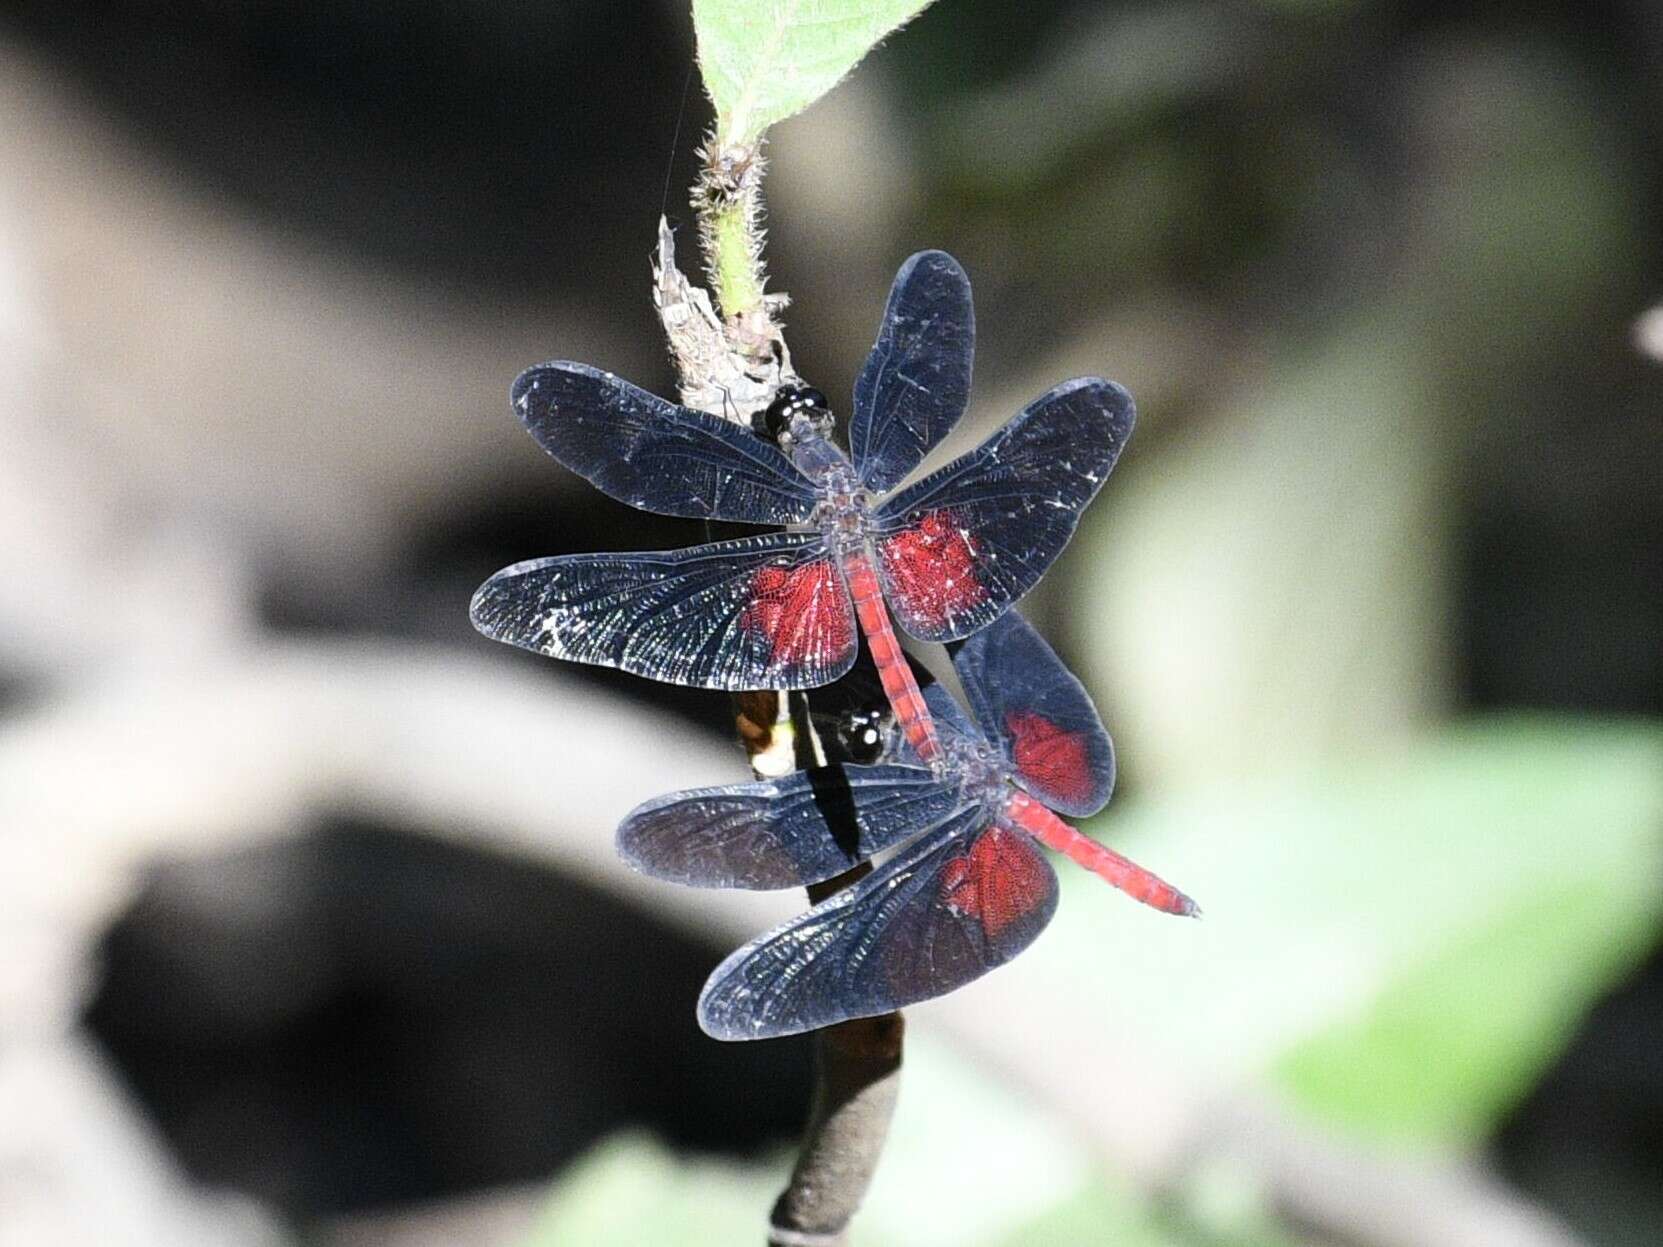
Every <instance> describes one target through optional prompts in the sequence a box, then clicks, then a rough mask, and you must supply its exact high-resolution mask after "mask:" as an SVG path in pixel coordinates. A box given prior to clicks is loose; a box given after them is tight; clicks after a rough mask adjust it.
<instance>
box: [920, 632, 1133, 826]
mask: <svg viewBox="0 0 1663 1247" xmlns="http://www.w3.org/2000/svg"><path fill="white" fill-rule="evenodd" d="M953 666H954V667H955V668H956V669H957V671H958V673H959V679H960V680H961V681H962V682H963V684H964V691H965V694H966V695H967V696H968V697H969V699H970V707H971V709H972V710H974V711H975V713H976V719H977V721H978V722H980V723H981V725H982V730H983V731H984V732H986V733H987V736H988V738H989V739H990V740H996V741H998V742H999V745H1000V748H1001V749H1002V750H1003V751H1004V754H1005V758H1006V760H1007V761H1009V762H1010V764H1011V766H1012V768H1013V769H1014V770H1015V773H1016V780H1017V782H1018V783H1020V784H1021V785H1022V786H1023V787H1024V788H1026V789H1027V790H1028V791H1029V792H1031V793H1032V794H1033V795H1034V796H1035V797H1036V798H1038V799H1039V800H1040V801H1041V802H1043V803H1044V804H1046V805H1048V806H1050V807H1051V808H1052V809H1053V810H1056V811H1057V812H1058V813H1060V814H1069V815H1072V816H1074V817H1076V818H1084V817H1086V816H1087V815H1089V814H1095V813H1097V811H1098V810H1100V809H1102V808H1103V806H1104V804H1105V803H1107V801H1108V799H1109V793H1111V792H1112V791H1113V790H1114V744H1113V742H1112V741H1110V740H1109V734H1108V732H1107V731H1105V730H1104V728H1103V721H1102V719H1100V718H1099V717H1098V715H1097V707H1095V706H1094V705H1092V704H1091V697H1090V696H1089V695H1088V694H1087V693H1086V690H1085V687H1084V686H1083V685H1082V684H1081V683H1080V682H1079V680H1077V679H1075V678H1074V675H1073V673H1072V672H1070V671H1069V670H1068V668H1067V667H1065V666H1063V665H1062V660H1061V659H1059V658H1058V657H1057V655H1056V653H1055V652H1054V651H1053V650H1052V649H1051V647H1050V646H1049V645H1047V644H1046V643H1045V641H1044V640H1043V639H1042V638H1041V637H1040V635H1039V633H1037V632H1035V631H1034V630H1033V628H1032V627H1030V626H1029V624H1028V621H1027V620H1025V619H1023V618H1022V616H1021V615H1019V614H1017V613H1016V612H1015V611H1007V612H1006V613H1005V614H1004V615H1002V616H1000V617H999V618H998V619H997V620H995V621H994V622H993V623H992V624H990V625H989V626H988V627H986V628H983V629H982V630H981V631H980V632H978V633H977V634H976V635H975V636H973V637H971V638H970V639H969V640H968V641H966V642H965V643H964V644H963V645H962V646H960V648H959V651H958V653H957V654H955V655H953Z"/></svg>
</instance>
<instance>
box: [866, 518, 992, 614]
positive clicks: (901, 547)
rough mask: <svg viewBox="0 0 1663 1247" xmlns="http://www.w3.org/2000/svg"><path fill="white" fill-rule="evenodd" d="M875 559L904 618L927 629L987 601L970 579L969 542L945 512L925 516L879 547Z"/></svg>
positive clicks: (971, 540)
mask: <svg viewBox="0 0 1663 1247" xmlns="http://www.w3.org/2000/svg"><path fill="white" fill-rule="evenodd" d="M878 554H879V557H881V558H882V559H883V564H884V570H885V571H886V572H888V573H889V582H890V584H891V585H893V586H894V588H895V591H896V592H897V593H899V594H900V595H901V596H902V597H903V598H905V599H906V604H907V606H908V608H909V614H910V616H911V617H912V618H913V619H915V620H917V621H918V622H919V623H922V624H925V625H926V626H928V627H931V628H939V627H941V626H942V625H943V624H945V623H946V622H947V621H948V620H949V619H950V618H951V617H952V616H953V615H955V614H962V613H963V612H964V611H967V610H969V609H970V608H971V607H973V606H976V605H978V604H979V603H980V602H982V601H983V599H985V598H986V597H987V590H986V589H985V588H984V587H983V586H982V582H981V581H980V580H978V579H977V578H976V557H977V549H976V542H975V539H974V538H972V537H971V536H970V535H969V534H968V533H966V532H965V531H964V530H963V529H961V528H960V527H959V525H958V521H957V519H956V518H955V517H954V515H953V513H952V512H951V511H929V512H926V513H925V514H924V515H923V516H922V517H921V518H920V519H919V521H918V523H916V524H914V525H913V526H912V527H911V528H908V529H905V530H903V531H902V532H898V533H896V534H895V535H894V536H892V537H889V538H887V539H885V540H884V541H882V542H881V543H879V546H878Z"/></svg>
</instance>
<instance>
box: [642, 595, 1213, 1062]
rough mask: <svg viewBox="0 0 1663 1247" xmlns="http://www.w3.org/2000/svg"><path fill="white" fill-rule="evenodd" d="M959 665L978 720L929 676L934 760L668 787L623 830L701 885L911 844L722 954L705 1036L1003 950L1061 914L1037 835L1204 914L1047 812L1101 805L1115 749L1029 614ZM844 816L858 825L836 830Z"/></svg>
mask: <svg viewBox="0 0 1663 1247" xmlns="http://www.w3.org/2000/svg"><path fill="white" fill-rule="evenodd" d="M953 663H954V666H955V667H956V669H957V670H958V673H959V677H960V680H961V681H962V683H963V684H964V688H965V692H966V694H967V695H968V698H969V701H970V705H971V708H972V710H973V711H974V713H975V718H976V722H977V724H979V730H978V727H977V726H973V725H972V724H971V723H970V722H969V721H968V720H967V719H966V718H965V716H964V715H963V713H962V712H961V711H960V710H959V709H958V706H957V705H956V703H954V701H953V700H952V697H951V696H950V695H949V694H948V693H947V692H946V691H945V690H944V689H942V688H941V686H940V685H934V686H932V687H931V688H930V689H929V690H927V692H926V693H925V694H924V696H925V698H926V699H927V700H928V702H929V705H930V709H931V711H932V712H933V713H934V714H935V716H936V720H937V723H938V727H939V730H940V733H941V741H942V747H943V754H944V757H943V762H942V763H941V764H938V765H937V766H935V767H933V768H925V767H920V766H916V765H908V764H906V762H904V761H900V762H894V763H888V764H881V765H875V766H842V767H825V768H820V769H817V770H811V771H800V772H797V773H795V774H793V775H790V776H787V777H785V778H783V779H778V780H772V781H767V782H762V783H750V784H737V785H732V786H728V787H722V788H706V789H699V790H694V791H689V792H680V793H674V794H671V795H670V796H667V797H662V798H659V799H658V800H655V801H649V802H647V803H646V804H645V805H642V806H640V807H638V808H637V809H636V810H635V811H634V812H632V813H631V814H630V815H629V817H628V818H626V819H625V820H624V823H623V825H622V826H621V827H620V828H619V829H618V850H619V852H620V854H622V856H623V857H624V859H625V860H626V861H628V862H630V863H631V864H632V865H633V866H635V867H636V868H637V869H639V870H642V871H644V872H646V873H647V874H651V875H655V876H657V877H659V878H665V879H671V880H674V881H676V882H680V883H687V884H693V885H695V886H700V887H730V888H764V889H766V888H783V887H790V886H793V885H798V884H808V883H814V882H817V881H820V880H824V879H829V878H832V877H834V876H836V875H839V874H842V873H843V872H845V871H847V870H849V869H851V868H852V867H853V866H854V865H855V864H856V863H857V862H860V861H864V860H867V859H869V858H871V857H873V856H875V855H877V854H879V853H882V852H883V851H884V850H886V849H889V848H892V847H894V846H895V845H898V844H902V845H904V846H905V847H903V848H901V850H900V851H899V852H898V853H897V854H896V855H895V856H894V857H892V858H890V860H889V861H887V862H886V863H884V864H883V865H881V866H879V867H878V868H877V869H876V870H874V871H873V872H872V873H871V874H869V875H868V876H866V878H864V879H863V880H861V881H860V882H859V883H857V884H855V885H854V886H853V887H852V888H849V889H847V890H845V891H842V892H839V893H837V894H836V895H834V896H832V897H831V898H830V899H828V900H826V901H824V902H822V903H821V904H819V905H817V906H815V907H814V908H813V909H811V910H809V911H808V912H807V913H805V914H802V915H801V916H799V917H797V918H795V919H793V920H792V921H790V922H788V923H786V924H785V925H783V926H781V927H778V928H776V929H775V930H773V931H770V932H768V933H767V934H766V935H763V936H760V937H759V938H757V939H756V940H753V941H752V942H751V943H750V944H747V945H746V946H745V947H744V948H741V949H740V950H739V951H738V952H736V953H734V954H733V955H732V956H731V957H729V958H728V959H727V960H726V961H724V962H723V963H722V964H721V965H720V966H719V967H718V968H717V969H716V972H715V973H714V974H712V975H711V976H710V981H709V982H708V983H706V984H705V988H704V993H703V995H702V996H701V997H700V999H699V1024H700V1025H701V1026H703V1027H704V1029H705V1031H706V1032H708V1033H709V1034H711V1035H713V1036H714V1037H716V1038H717V1039H763V1038H768V1037H771V1036H775V1035H789V1034H794V1033H796V1032H798V1031H805V1030H813V1029H816V1028H818V1027H821V1026H829V1025H831V1024H832V1023H834V1022H840V1021H844V1020H846V1019H848V1018H853V1017H866V1016H870V1015H873V1014H878V1013H887V1012H889V1011H890V1010H892V1009H897V1008H900V1007H901V1006H903V1005H907V1004H911V1003H914V1002H916V1001H919V1000H926V999H929V998H930V997H933V996H940V995H944V994H945V993H947V992H949V991H952V990H953V989H955V988H957V987H961V986H963V985H964V984H965V983H968V982H970V981H971V980H972V979H974V978H977V977H978V976H980V975H982V974H984V973H986V972H987V971H989V970H991V969H993V968H994V967H995V966H999V965H1002V964H1003V963H1005V962H1006V961H1009V960H1010V959H1011V958H1012V957H1014V956H1016V954H1017V953H1019V952H1021V951H1022V950H1023V949H1024V948H1026V947H1027V946H1028V945H1029V944H1030V943H1031V942H1032V941H1033V940H1034V938H1035V937H1036V936H1038V935H1039V933H1040V931H1041V930H1043V929H1044V927H1045V924H1046V923H1047V922H1049V921H1050V919H1051V915H1052V913H1053V912H1054V911H1055V909H1056V904H1057V877H1056V874H1055V873H1054V872H1053V871H1052V869H1051V866H1050V863H1048V862H1047V861H1046V860H1045V858H1044V856H1043V855H1041V854H1040V852H1039V851H1038V849H1037V848H1035V846H1034V841H1035V840H1037V841H1039V842H1040V843H1041V844H1044V845H1046V846H1047V847H1049V848H1052V849H1055V850H1057V851H1058V852H1060V853H1062V854H1064V855H1065V856H1067V857H1069V858H1071V859H1073V860H1074V861H1075V862H1078V863H1079V864H1080V865H1082V866H1084V867H1085V868H1086V869H1088V870H1091V871H1094V872H1096V873H1097V874H1099V875H1101V876H1102V877H1103V878H1104V879H1106V880H1108V882H1110V883H1112V884H1113V885H1114V886H1115V887H1117V888H1120V889H1121V890H1122V891H1124V892H1126V893H1128V894H1129V895H1131V896H1132V897H1134V898H1136V899H1137V900H1140V901H1142V902H1144V903H1145V904H1147V905H1151V906H1153V907H1155V908H1156V909H1160V910H1163V911H1165V912H1167V913H1170V914H1180V915H1193V914H1198V913H1199V912H1200V911H1199V909H1198V908H1197V907H1196V904H1195V902H1194V901H1192V900H1190V899H1189V897H1187V896H1185V895H1184V894H1183V893H1182V892H1179V891H1178V890H1177V889H1176V888H1174V887H1172V886H1171V885H1170V884H1168V883H1165V882H1163V881H1162V880H1161V879H1159V878H1157V877H1156V876H1155V875H1153V874H1151V873H1150V872H1149V871H1146V870H1144V869H1143V868H1142V867H1140V866H1137V865H1135V864H1134V863H1133V862H1131V861H1129V860H1127V859H1126V858H1124V857H1122V856H1121V855H1120V854H1118V853H1116V852H1114V851H1113V850H1111V849H1109V848H1107V847H1106V846H1104V845H1102V844H1099V843H1098V842H1097V841H1096V840H1093V839H1091V838H1090V837H1088V836H1085V835H1082V834H1081V833H1080V832H1078V831H1076V830H1075V829H1074V828H1073V827H1070V826H1069V825H1068V824H1067V823H1065V822H1063V821H1062V820H1061V819H1060V818H1058V817H1057V815H1056V814H1054V813H1052V811H1053V810H1055V811H1057V812H1059V813H1062V814H1068V815H1071V816H1075V817H1084V816H1085V815H1088V814H1093V813H1096V812H1097V811H1098V810H1099V809H1101V808H1102V806H1103V804H1104V803H1105V802H1106V801H1107V800H1108V797H1109V792H1110V790H1111V789H1112V788H1113V786H1114V748H1113V745H1112V744H1111V743H1110V741H1109V736H1108V733H1107V732H1105V731H1104V730H1103V724H1102V722H1101V720H1099V719H1098V717H1097V711H1096V709H1095V708H1094V707H1093V706H1092V704H1091V699H1090V698H1089V697H1088V696H1087V695H1086V691H1085V689H1084V688H1082V687H1081V686H1080V683H1079V681H1078V680H1076V679H1075V678H1074V677H1073V675H1071V674H1070V673H1069V671H1068V670H1067V668H1065V667H1064V666H1063V665H1062V663H1061V662H1060V661H1059V660H1058V659H1057V656H1056V654H1055V653H1053V652H1052V650H1051V648H1050V647H1049V646H1048V645H1046V643H1045V642H1044V641H1043V640H1041V639H1040V637H1039V636H1038V634H1037V633H1035V632H1034V631H1033V629H1032V628H1030V627H1029V626H1028V624H1027V623H1026V622H1025V621H1024V620H1023V619H1022V618H1021V616H1019V615H1017V614H1016V613H1015V612H1011V613H1009V614H1007V615H1005V616H1004V617H1003V618H1001V619H1000V620H999V621H998V622H996V623H994V624H993V625H992V626H991V627H989V628H987V629H986V630H985V631H982V632H980V633H978V634H977V635H976V636H974V637H972V638H971V639H970V640H969V641H967V642H966V643H965V644H964V646H963V647H962V648H961V649H960V650H959V652H958V654H957V655H955V656H954V659H953ZM903 756H905V755H903ZM1048 807H1049V808H1048ZM840 827H843V828H851V827H852V828H855V829H856V831H855V833H854V834H853V836H852V837H851V836H848V835H845V836H844V837H843V838H839V836H838V835H837V829H838V828H840ZM908 840H910V841H911V843H910V844H908V843H906V842H907V841H908Z"/></svg>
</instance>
